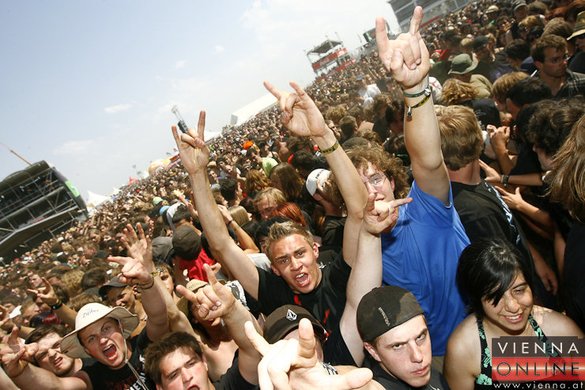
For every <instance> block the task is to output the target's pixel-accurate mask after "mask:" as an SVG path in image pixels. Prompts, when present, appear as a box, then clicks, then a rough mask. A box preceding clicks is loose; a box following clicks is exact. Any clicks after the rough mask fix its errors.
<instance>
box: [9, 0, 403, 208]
mask: <svg viewBox="0 0 585 390" xmlns="http://www.w3.org/2000/svg"><path fill="white" fill-rule="evenodd" d="M377 16H384V17H385V18H387V19H388V21H389V23H390V26H391V27H392V28H393V29H397V28H398V27H397V26H398V24H397V23H396V20H395V18H394V15H393V14H392V10H391V7H390V6H389V5H388V4H387V3H386V1H384V0H361V1H359V2H358V1H349V0H337V1H334V0H316V1H315V0H312V1H308V0H295V1H285V0H260V1H220V0H218V1H206V2H203V1H174V0H169V1H146V0H143V1H136V0H134V1H132V0H128V1H113V0H102V1H89V0H88V1H77V0H76V1H74V0H68V1H40V0H27V1H17V0H5V1H2V3H1V4H0V42H1V47H2V52H3V53H2V54H3V55H2V61H1V62H0V91H1V92H0V118H1V119H0V120H1V122H0V123H1V128H0V142H2V143H4V144H5V145H7V146H8V147H10V148H11V149H13V150H14V151H16V152H17V153H19V154H21V155H22V156H23V157H24V158H25V159H27V160H28V161H30V162H36V161H40V160H46V161H48V162H49V163H52V164H53V165H55V166H56V167H57V169H58V170H59V171H61V172H62V173H63V174H64V175H65V176H66V177H67V178H69V179H70V180H71V181H72V182H73V184H74V185H75V186H76V187H77V188H78V190H79V191H80V192H81V194H82V196H83V197H84V198H86V199H87V191H88V190H89V191H92V192H95V193H98V194H102V195H108V194H110V193H111V192H112V189H113V188H114V187H120V186H122V185H124V184H126V183H127V182H128V178H129V177H130V176H133V177H135V176H136V174H135V173H136V171H137V170H141V171H144V170H146V169H147V168H148V165H149V163H150V162H151V161H152V160H155V159H159V158H165V157H166V152H170V151H172V149H173V147H174V141H173V139H172V136H171V133H170V126H171V125H172V124H173V123H175V122H176V119H175V117H174V115H173V114H172V113H171V112H170V109H171V107H172V106H173V105H175V104H176V105H177V106H178V107H179V110H180V112H181V114H182V116H183V117H184V118H185V120H186V122H187V124H189V125H190V126H195V125H196V123H197V118H198V112H199V110H201V109H205V110H206V111H207V134H208V136H209V135H213V133H214V132H215V133H217V132H219V131H220V130H221V128H222V126H224V125H226V124H228V123H229V121H230V114H231V113H232V112H234V111H236V110H237V109H239V108H241V107H243V106H244V105H246V104H248V103H250V102H252V101H254V100H256V99H258V98H260V97H262V96H263V95H264V94H265V93H266V91H265V90H264V87H263V86H262V81H263V80H269V81H271V82H272V83H273V84H275V85H277V86H279V87H281V88H284V87H286V86H287V83H288V81H289V80H295V81H297V82H299V83H300V84H301V85H306V84H308V83H310V82H311V80H312V79H313V77H314V74H313V72H312V69H311V66H310V63H309V61H308V60H307V57H306V56H305V53H304V50H309V49H311V48H312V47H313V46H315V45H317V44H319V43H320V42H322V41H323V40H324V39H325V35H328V36H329V37H330V38H336V35H335V34H336V33H337V34H338V35H339V37H340V38H341V39H342V40H343V41H344V42H345V44H346V46H347V48H348V49H349V50H351V49H353V48H355V47H357V46H358V45H359V44H360V41H359V38H358V35H360V34H361V33H362V32H363V31H365V30H367V29H370V28H372V27H373V26H374V20H375V18H376V17H377ZM0 161H1V164H0V180H1V179H3V178H5V177H6V176H7V175H9V174H10V173H12V172H14V171H17V170H21V169H24V168H25V167H26V164H25V163H24V162H23V161H22V160H20V159H19V158H17V157H16V156H14V155H13V154H11V153H10V152H9V151H8V150H7V149H5V148H4V147H0ZM133 166H136V167H137V168H136V169H135V168H133Z"/></svg>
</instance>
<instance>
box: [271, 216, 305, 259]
mask: <svg viewBox="0 0 585 390" xmlns="http://www.w3.org/2000/svg"><path fill="white" fill-rule="evenodd" d="M293 234H299V235H301V236H303V238H304V239H305V241H306V242H307V243H308V244H309V245H310V246H313V242H314V241H313V235H312V234H311V232H309V231H308V230H307V229H306V228H305V227H303V226H302V225H300V224H298V223H296V222H292V221H287V222H281V223H279V222H276V223H275V224H273V225H272V226H271V227H270V232H269V233H268V240H267V241H266V255H267V256H268V258H269V259H270V261H273V258H272V244H274V243H275V242H277V241H280V240H282V239H283V238H285V237H288V236H292V235H293Z"/></svg>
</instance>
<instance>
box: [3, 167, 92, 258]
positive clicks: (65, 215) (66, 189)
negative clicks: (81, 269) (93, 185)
mask: <svg viewBox="0 0 585 390" xmlns="http://www.w3.org/2000/svg"><path fill="white" fill-rule="evenodd" d="M86 218H87V208H86V205H85V202H84V200H83V198H82V197H81V195H80V194H79V192H78V191H77V189H76V188H75V187H74V186H73V185H72V184H71V182H70V181H69V180H67V179H66V178H65V177H64V176H63V175H62V174H61V173H59V171H57V170H56V169H55V168H54V167H53V166H52V165H50V164H48V163H47V162H46V161H40V162H37V163H35V164H31V165H30V166H29V167H27V168H26V169H24V170H22V171H18V172H15V173H13V174H11V175H9V176H8V177H7V178H6V179H4V181H2V182H0V257H3V258H4V261H5V262H8V261H12V260H13V259H14V258H15V257H17V256H20V255H21V254H23V253H25V252H27V251H30V250H32V249H34V248H36V247H37V246H39V245H40V244H41V243H42V242H43V241H45V240H48V239H50V238H52V237H54V236H55V235H57V234H59V233H61V232H63V231H64V230H66V229H68V228H69V227H72V226H73V223H74V222H75V221H77V220H85V219H86Z"/></svg>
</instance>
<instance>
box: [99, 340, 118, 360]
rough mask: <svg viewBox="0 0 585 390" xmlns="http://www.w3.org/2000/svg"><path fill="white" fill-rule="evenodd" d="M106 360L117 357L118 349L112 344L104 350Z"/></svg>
mask: <svg viewBox="0 0 585 390" xmlns="http://www.w3.org/2000/svg"><path fill="white" fill-rule="evenodd" d="M102 352H103V353H104V355H105V357H106V358H108V359H110V360H111V359H112V358H113V357H114V356H115V355H116V347H115V346H114V345H113V344H112V345H109V346H107V347H106V348H104V350H103V351H102Z"/></svg>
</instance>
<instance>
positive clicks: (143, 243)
mask: <svg viewBox="0 0 585 390" xmlns="http://www.w3.org/2000/svg"><path fill="white" fill-rule="evenodd" d="M124 234H125V235H124V237H122V242H123V243H124V245H125V246H126V248H127V249H128V254H129V255H130V256H131V257H121V256H110V257H108V261H112V262H114V263H118V264H120V265H121V266H122V271H121V276H120V277H119V280H120V282H121V283H126V284H130V285H133V284H138V285H139V286H151V285H152V283H154V276H153V274H152V273H153V272H154V263H153V262H152V245H151V242H150V239H149V238H148V237H146V236H145V235H144V230H142V226H140V225H138V235H137V234H136V232H135V231H134V229H133V228H132V225H127V226H126V228H124Z"/></svg>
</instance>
